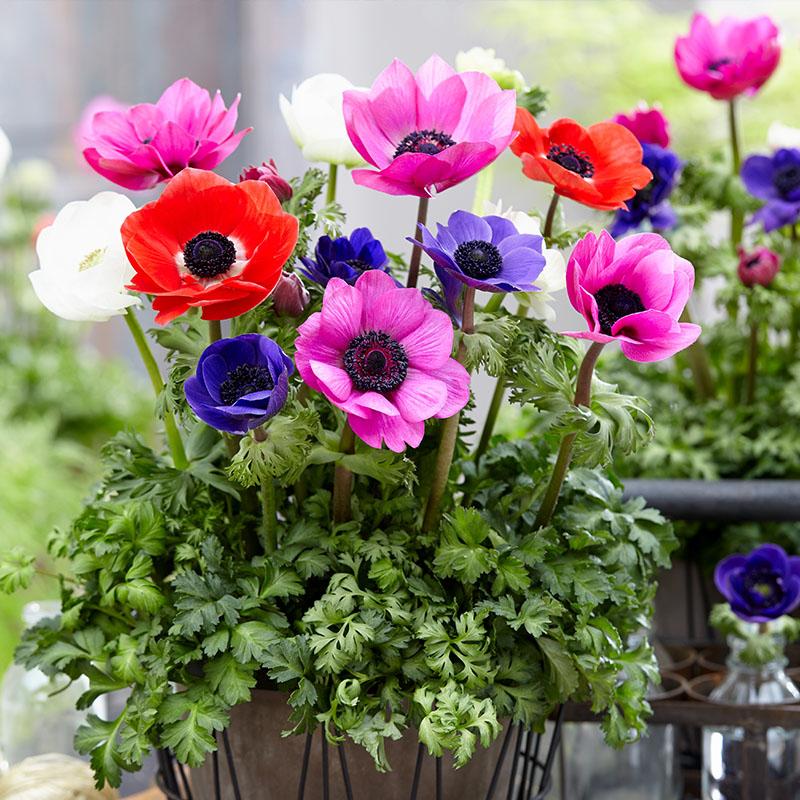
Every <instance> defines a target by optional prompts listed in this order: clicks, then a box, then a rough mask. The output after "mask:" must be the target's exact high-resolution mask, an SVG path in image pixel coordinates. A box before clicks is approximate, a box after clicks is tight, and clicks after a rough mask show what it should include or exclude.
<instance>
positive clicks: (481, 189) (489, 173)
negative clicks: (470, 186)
mask: <svg viewBox="0 0 800 800" xmlns="http://www.w3.org/2000/svg"><path fill="white" fill-rule="evenodd" d="M493 185H494V161H492V163H491V164H488V165H487V166H485V167H484V168H483V169H482V170H481V171H480V172H479V173H478V180H477V181H476V183H475V197H474V198H473V200H472V213H473V214H477V215H478V216H482V215H483V214H484V213H485V212H484V209H483V206H484V203H486V202H488V201H489V200H490V199H491V197H492V186H493Z"/></svg>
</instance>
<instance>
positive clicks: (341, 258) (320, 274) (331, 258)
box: [297, 228, 391, 286]
mask: <svg viewBox="0 0 800 800" xmlns="http://www.w3.org/2000/svg"><path fill="white" fill-rule="evenodd" d="M314 255H315V257H316V259H313V258H304V257H303V258H301V259H300V260H301V261H302V262H303V265H304V266H303V267H298V268H297V270H298V272H302V273H303V275H305V276H306V277H307V278H309V279H310V280H312V281H314V283H319V284H320V285H322V286H327V285H328V281H329V280H330V279H331V278H341V279H342V280H343V281H344V282H345V283H347V284H349V285H350V286H352V285H353V284H354V283H355V282H356V281H357V280H358V278H359V276H360V275H361V274H362V273H364V272H367V271H368V270H372V269H377V270H379V271H380V272H385V273H387V274H389V275H391V272H390V270H389V258H388V256H387V255H386V253H385V252H384V249H383V245H382V244H381V243H380V242H379V241H378V240H377V239H376V238H375V237H374V236H373V235H372V233H371V232H370V230H369V228H356V229H355V230H354V231H353V232H352V233H351V234H350V236H349V237H348V236H340V237H339V238H338V239H331V237H330V236H322V237H320V240H319V242H317V246H316V248H315V249H314Z"/></svg>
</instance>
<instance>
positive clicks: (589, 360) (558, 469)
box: [533, 342, 604, 530]
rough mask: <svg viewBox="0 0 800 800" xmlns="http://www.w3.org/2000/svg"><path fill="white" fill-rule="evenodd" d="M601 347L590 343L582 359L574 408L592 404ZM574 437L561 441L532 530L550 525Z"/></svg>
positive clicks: (572, 434)
mask: <svg viewBox="0 0 800 800" xmlns="http://www.w3.org/2000/svg"><path fill="white" fill-rule="evenodd" d="M603 347H604V345H603V343H602V342H592V344H591V347H589V349H588V350H587V351H586V355H585V356H584V357H583V361H582V362H581V366H580V369H579V370H578V381H577V385H576V386H575V400H574V401H573V402H574V404H575V405H576V406H586V407H587V408H589V407H590V403H591V402H592V375H593V374H594V367H595V364H597V359H598V357H599V356H600V352H601V351H602V349H603ZM576 435H577V434H575V433H570V434H568V435H567V436H565V437H564V438H563V439H562V440H561V447H560V448H559V450H558V456H557V457H556V463H555V466H554V467H553V473H552V475H551V476H550V483H548V484H547V489H546V490H545V493H544V498H543V499H542V505H541V506H540V507H539V513H538V514H537V515H536V520H535V522H534V523H533V529H534V530H537V529H538V528H544V527H545V526H546V525H549V524H550V520H551V519H552V517H553V511H555V508H556V503H557V502H558V495H559V494H560V493H561V485H562V484H563V483H564V476H565V475H566V474H567V467H568V466H569V461H570V458H571V457H572V443H573V442H574V441H575V436H576Z"/></svg>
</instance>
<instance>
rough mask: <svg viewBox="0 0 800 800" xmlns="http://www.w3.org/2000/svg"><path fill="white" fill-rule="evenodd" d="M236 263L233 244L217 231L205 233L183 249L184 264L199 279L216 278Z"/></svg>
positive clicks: (199, 234)
mask: <svg viewBox="0 0 800 800" xmlns="http://www.w3.org/2000/svg"><path fill="white" fill-rule="evenodd" d="M234 261H236V247H234V244H233V242H232V241H231V240H230V239H229V238H228V237H227V236H223V235H222V234H221V233H217V232H216V231H203V233H198V234H197V236H195V237H193V238H192V239H189V241H188V242H186V244H185V245H184V247H183V263H184V264H185V266H186V269H188V270H189V272H191V273H192V275H196V276H197V277H198V278H215V277H216V276H217V275H222V273H224V272H227V271H228V270H229V269H230V268H231V265H232V264H233V262H234Z"/></svg>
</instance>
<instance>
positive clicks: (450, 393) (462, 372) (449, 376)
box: [434, 358, 470, 419]
mask: <svg viewBox="0 0 800 800" xmlns="http://www.w3.org/2000/svg"><path fill="white" fill-rule="evenodd" d="M436 377H437V378H438V379H439V380H440V381H442V382H443V383H444V384H445V386H447V398H446V400H445V402H444V405H443V406H442V407H441V408H440V409H439V411H438V412H437V413H436V414H434V416H435V417H440V418H442V419H446V418H447V417H452V416H453V414H455V413H456V411H460V410H461V409H462V408H464V406H465V405H466V404H467V403H468V402H469V383H470V376H469V372H467V370H466V369H465V368H464V367H463V365H461V364H459V363H458V361H456V360H455V359H454V358H449V359H447V361H445V362H444V364H442V366H441V367H438V368H437V370H436Z"/></svg>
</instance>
